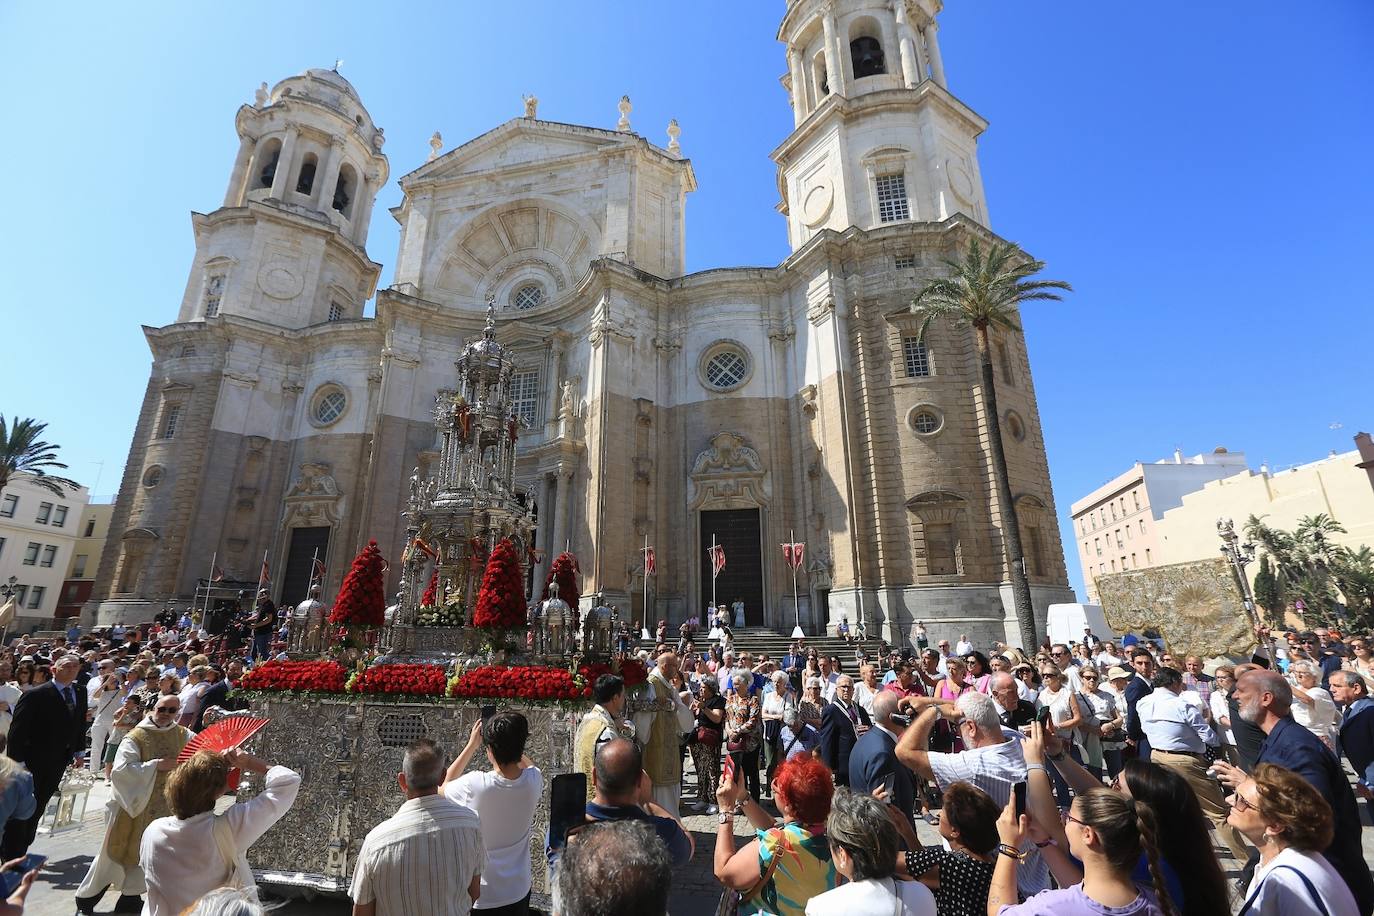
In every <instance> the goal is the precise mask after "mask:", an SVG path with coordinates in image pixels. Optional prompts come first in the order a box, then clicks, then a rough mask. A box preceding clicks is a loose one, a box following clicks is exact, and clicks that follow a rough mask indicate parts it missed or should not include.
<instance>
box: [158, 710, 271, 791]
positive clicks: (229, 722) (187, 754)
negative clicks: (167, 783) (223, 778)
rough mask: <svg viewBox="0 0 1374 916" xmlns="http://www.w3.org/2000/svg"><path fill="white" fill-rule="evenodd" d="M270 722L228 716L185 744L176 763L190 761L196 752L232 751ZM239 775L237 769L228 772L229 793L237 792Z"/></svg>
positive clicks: (255, 718)
mask: <svg viewBox="0 0 1374 916" xmlns="http://www.w3.org/2000/svg"><path fill="white" fill-rule="evenodd" d="M271 721H272V720H271V719H263V718H259V717H257V716H229V717H227V718H224V719H220V720H219V721H218V722H216V723H215V724H214V725H211V726H208V727H207V728H206V729H205V730H204V731H202V732H201V733H200V734H198V735H196V736H195V737H194V738H192V739H191V740H190V741H187V742H186V746H185V747H183V748H182V749H181V753H180V754H177V763H183V762H185V761H187V760H190V759H191V757H192V755H194V754H195V753H196V751H219V752H220V753H223V752H224V751H232V750H234V749H236V748H238V747H239V746H240V745H242V744H243V743H244V742H245V741H247V740H248V739H249V738H251V737H253V736H254V735H256V734H257V733H258V731H259V730H261V728H262V727H263V726H264V725H266V724H267V723H268V722H271ZM239 775H240V774H239V771H238V768H237V767H235V768H234V769H232V770H230V771H229V791H230V792H235V791H237V790H238V787H239Z"/></svg>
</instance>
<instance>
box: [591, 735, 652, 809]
mask: <svg viewBox="0 0 1374 916" xmlns="http://www.w3.org/2000/svg"><path fill="white" fill-rule="evenodd" d="M643 769H644V759H643V755H642V754H641V753H640V751H639V745H637V744H635V743H634V742H633V741H631V740H629V739H628V738H612V739H611V740H610V741H607V742H606V743H605V744H602V745H601V746H600V747H598V748H597V749H596V760H595V765H594V767H593V773H592V775H593V778H594V779H595V780H596V792H597V794H598V795H600V796H602V797H603V798H605V799H606V800H607V801H608V802H612V803H619V802H620V801H621V800H622V799H624V798H626V797H627V796H628V797H630V798H631V799H633V797H634V796H635V795H636V794H637V792H638V789H639V774H640V772H641V771H642V770H643Z"/></svg>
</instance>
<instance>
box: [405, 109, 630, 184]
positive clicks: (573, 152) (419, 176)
mask: <svg viewBox="0 0 1374 916" xmlns="http://www.w3.org/2000/svg"><path fill="white" fill-rule="evenodd" d="M639 143H640V137H639V136H638V135H636V134H628V133H618V132H616V131H612V130H602V129H600V128H597V127H581V126H579V125H576V124H562V123H559V122H556V121H538V120H532V119H529V118H515V119H513V120H510V121H507V122H506V123H505V124H502V125H501V126H500V127H497V128H494V129H492V130H489V131H487V132H486V133H484V134H482V135H481V136H479V137H474V138H473V139H471V140H469V141H468V142H467V143H464V144H463V145H462V146H459V147H457V148H455V149H452V150H449V151H448V152H447V153H445V154H444V155H442V156H440V157H439V158H437V159H435V160H434V161H432V162H427V163H425V164H424V165H423V166H421V167H420V168H418V169H416V170H415V171H413V172H411V173H410V174H408V175H406V176H404V177H403V178H402V179H401V185H402V186H403V187H411V186H413V185H416V184H420V183H424V182H430V181H446V180H452V179H454V178H461V177H463V176H464V175H473V174H480V173H483V172H489V171H492V170H499V169H506V168H517V167H519V166H522V165H525V164H527V163H532V162H538V163H539V164H540V165H541V166H545V165H548V164H550V163H555V162H557V161H558V160H559V159H571V158H576V157H580V156H585V155H587V154H589V153H598V152H601V151H603V150H607V149H612V148H616V147H625V146H636V145H639ZM645 146H649V148H650V149H653V147H652V146H650V145H649V144H645Z"/></svg>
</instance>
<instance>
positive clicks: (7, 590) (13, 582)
mask: <svg viewBox="0 0 1374 916" xmlns="http://www.w3.org/2000/svg"><path fill="white" fill-rule="evenodd" d="M17 591H19V577H18V576H10V577H9V579H8V580H7V581H6V582H5V583H4V584H3V585H0V605H5V604H8V603H9V601H10V599H11V598H13V597H14V593H15V592H17ZM9 629H10V622H9V621H8V620H6V621H5V624H4V626H2V627H0V646H3V645H4V644H5V637H6V636H7V635H9Z"/></svg>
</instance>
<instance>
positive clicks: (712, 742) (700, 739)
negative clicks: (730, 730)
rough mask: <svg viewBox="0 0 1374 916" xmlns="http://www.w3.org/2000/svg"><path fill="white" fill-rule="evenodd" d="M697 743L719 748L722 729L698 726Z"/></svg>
mask: <svg viewBox="0 0 1374 916" xmlns="http://www.w3.org/2000/svg"><path fill="white" fill-rule="evenodd" d="M696 741H697V744H704V745H706V746H707V747H718V746H720V729H718V728H707V727H706V726H705V725H698V726H697V730H696Z"/></svg>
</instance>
